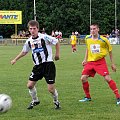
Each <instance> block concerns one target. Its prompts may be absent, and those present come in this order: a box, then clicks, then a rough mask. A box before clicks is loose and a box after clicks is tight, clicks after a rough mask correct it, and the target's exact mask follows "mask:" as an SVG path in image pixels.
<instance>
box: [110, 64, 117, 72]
mask: <svg viewBox="0 0 120 120" xmlns="http://www.w3.org/2000/svg"><path fill="white" fill-rule="evenodd" d="M111 68H112V70H113V72H116V69H117V68H116V65H115V64H112V65H111Z"/></svg>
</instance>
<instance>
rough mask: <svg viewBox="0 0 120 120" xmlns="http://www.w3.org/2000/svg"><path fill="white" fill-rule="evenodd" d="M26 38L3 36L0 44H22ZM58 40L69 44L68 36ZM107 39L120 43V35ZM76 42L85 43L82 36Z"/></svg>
mask: <svg viewBox="0 0 120 120" xmlns="http://www.w3.org/2000/svg"><path fill="white" fill-rule="evenodd" d="M26 40H27V38H4V39H0V45H23V44H24V43H25V41H26ZM59 41H60V44H61V45H69V44H70V38H63V39H60V40H59ZM109 41H110V43H111V44H114V45H115V44H116V45H119V44H120V36H119V37H116V38H112V37H111V38H109ZM77 44H78V45H83V44H85V40H84V38H78V39H77Z"/></svg>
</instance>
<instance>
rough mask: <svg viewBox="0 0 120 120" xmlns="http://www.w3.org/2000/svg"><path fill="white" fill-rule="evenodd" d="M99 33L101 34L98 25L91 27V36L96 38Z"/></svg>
mask: <svg viewBox="0 0 120 120" xmlns="http://www.w3.org/2000/svg"><path fill="white" fill-rule="evenodd" d="M98 32H99V28H98V26H97V25H91V26H90V34H91V35H93V36H96V35H98Z"/></svg>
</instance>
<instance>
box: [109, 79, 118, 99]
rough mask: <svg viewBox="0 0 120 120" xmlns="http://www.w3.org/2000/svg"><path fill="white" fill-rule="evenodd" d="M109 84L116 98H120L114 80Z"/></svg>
mask: <svg viewBox="0 0 120 120" xmlns="http://www.w3.org/2000/svg"><path fill="white" fill-rule="evenodd" d="M108 84H109V87H110V88H111V89H112V91H113V92H114V94H115V96H116V98H120V94H119V92H118V88H117V86H116V83H115V82H114V80H110V81H109V82H108Z"/></svg>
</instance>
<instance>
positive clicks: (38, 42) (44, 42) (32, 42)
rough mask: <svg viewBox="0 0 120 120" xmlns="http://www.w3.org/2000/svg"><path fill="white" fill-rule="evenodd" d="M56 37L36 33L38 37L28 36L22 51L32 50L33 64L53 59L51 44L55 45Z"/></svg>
mask: <svg viewBox="0 0 120 120" xmlns="http://www.w3.org/2000/svg"><path fill="white" fill-rule="evenodd" d="M57 43H58V39H56V38H54V37H52V36H49V35H47V34H41V33H38V37H37V38H35V39H33V38H32V37H30V38H28V39H27V41H26V42H25V44H24V46H23V49H22V51H23V52H29V51H30V50H32V59H33V62H34V64H35V65H39V64H41V63H43V62H49V61H53V59H52V45H56V44H57Z"/></svg>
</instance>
